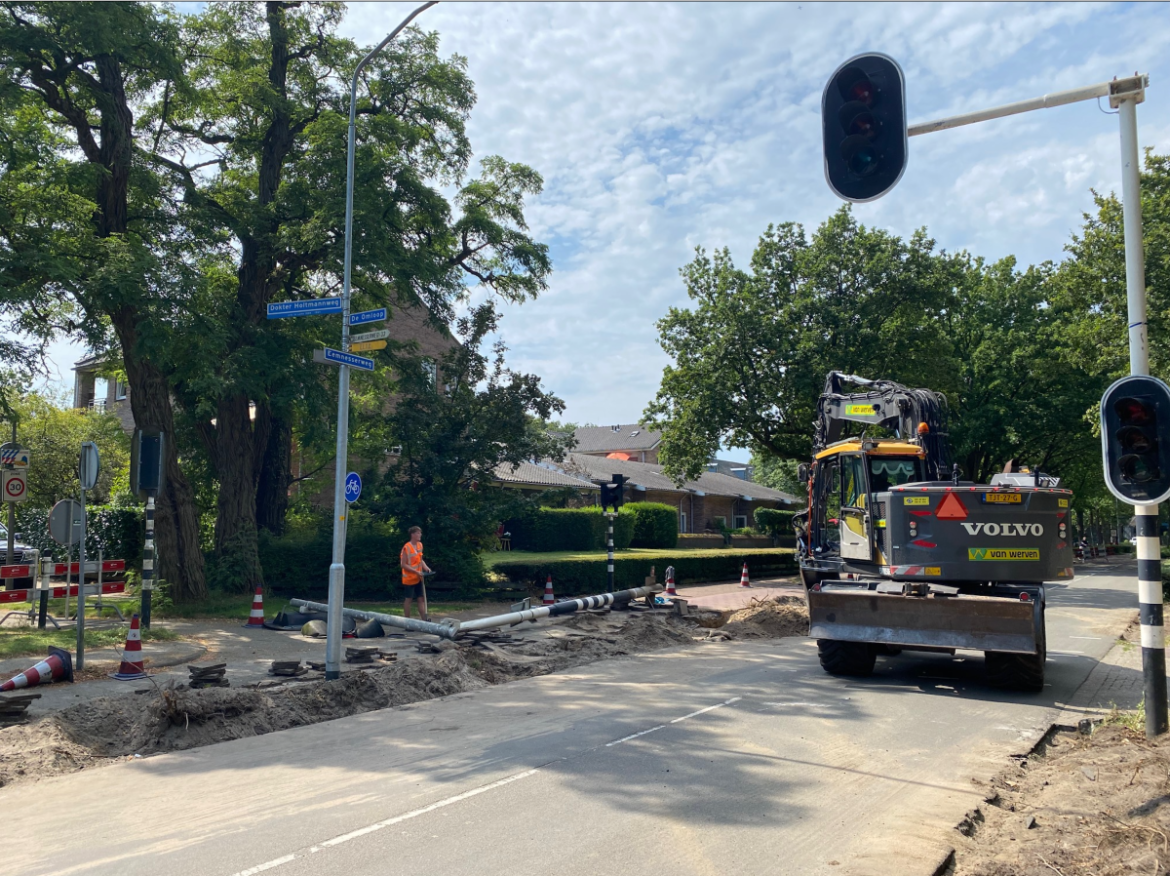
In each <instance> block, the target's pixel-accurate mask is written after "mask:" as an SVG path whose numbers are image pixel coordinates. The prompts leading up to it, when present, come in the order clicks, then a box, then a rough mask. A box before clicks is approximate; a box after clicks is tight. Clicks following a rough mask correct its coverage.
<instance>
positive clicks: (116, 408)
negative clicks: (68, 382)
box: [73, 353, 134, 432]
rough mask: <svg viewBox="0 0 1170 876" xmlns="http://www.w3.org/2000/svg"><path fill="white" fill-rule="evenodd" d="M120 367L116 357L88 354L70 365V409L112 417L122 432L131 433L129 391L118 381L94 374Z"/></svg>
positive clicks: (132, 420)
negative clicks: (71, 367)
mask: <svg viewBox="0 0 1170 876" xmlns="http://www.w3.org/2000/svg"><path fill="white" fill-rule="evenodd" d="M120 366H121V362H120V361H119V359H118V356H117V353H113V354H111V353H90V354H89V355H88V356H86V357H84V358H82V359H78V360H77V361H76V362H75V363H74V364H73V407H75V408H81V409H82V410H89V411H99V412H105V413H111V414H114V415H115V416H117V418H118V419H119V420H120V421H121V423H122V428H123V429H125V430H126V431H127V432H133V431H134V415H133V414H132V413H131V412H130V387H128V386H127V385H126V384H125V382H124V381H122V380H121V379H119V378H114V377H110V378H106V377H101V376H100V375H99V373H98V372H100V371H106V372H109V371H113V370H114V369H116V368H118V367H120Z"/></svg>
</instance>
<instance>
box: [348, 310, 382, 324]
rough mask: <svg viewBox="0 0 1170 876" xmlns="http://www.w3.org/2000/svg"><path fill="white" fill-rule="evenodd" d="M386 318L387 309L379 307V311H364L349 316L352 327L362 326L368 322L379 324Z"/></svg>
mask: <svg viewBox="0 0 1170 876" xmlns="http://www.w3.org/2000/svg"><path fill="white" fill-rule="evenodd" d="M385 318H386V308H385V307H379V308H378V309H377V310H363V311H362V312H361V313H351V314H350V315H349V324H350V325H361V324H362V323H366V322H377V321H378V320H380V319H385Z"/></svg>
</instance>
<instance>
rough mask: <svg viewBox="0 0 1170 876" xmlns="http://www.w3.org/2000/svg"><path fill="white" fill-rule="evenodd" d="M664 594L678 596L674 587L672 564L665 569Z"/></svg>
mask: <svg viewBox="0 0 1170 876" xmlns="http://www.w3.org/2000/svg"><path fill="white" fill-rule="evenodd" d="M665 595H666V596H678V591H677V590H675V589H674V566H671V567H670V568H669V569H667V570H666V591H665Z"/></svg>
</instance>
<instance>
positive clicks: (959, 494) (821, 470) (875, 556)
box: [794, 371, 1073, 690]
mask: <svg viewBox="0 0 1170 876" xmlns="http://www.w3.org/2000/svg"><path fill="white" fill-rule="evenodd" d="M847 390H849V391H847ZM946 414H947V406H946V398H945V396H943V395H941V394H940V393H935V392H932V391H931V390H928V389H910V388H908V387H905V386H902V385H901V384H898V383H894V382H893V381H889V380H867V379H865V378H863V377H858V376H856V375H851V374H843V373H841V372H839V371H833V372H830V373H829V375H828V377H827V379H826V381H825V391H824V393H823V394H822V395H821V397H820V400H819V402H818V405H817V421H816V432H815V438H814V441H813V445H814V446H813V460H812V463H811V464H803V465H801V466H800V467H799V475H800V480H801V481H802V483H805V484H807V486H808V502H809V504H808V510H807V511H805V512H803V513H802V514H800V515H797V517H796V518H795V520H794V526H795V527H796V530H797V545H798V551H799V560H800V574H801V579H802V581H803V584H804V587H805V593H806V596H807V599H808V609H809V635H810V636H812V637H813V638H815V639H816V640H817V648H818V652H819V655H820V661H821V666H822V667H823V668H824V669H825V670H826V671H827V672H830V673H832V674H836V675H869V674H870V673H871V672H872V671H873V669H874V665H875V661H876V658H877V657H878V656H879V655H887V656H894V655H897V654H898V653H900V652H902V651H908V650H919V651H944V652H949V653H954V651H955V649H971V650H976V651H983V652H984V653H985V655H986V670H987V675H988V678H989V680H990V681H991V682H992V683H993V684H996V685H999V686H1002V687H1008V688H1013V689H1018V690H1040V689H1041V688H1042V687H1043V685H1044V664H1045V659H1046V647H1045V634H1044V606H1045V590H1044V585H1045V583H1047V582H1053V581H1066V580H1069V579H1071V578H1072V577H1073V568H1072V567H1073V538H1072V533H1071V530H1070V523H1071V521H1070V506H1071V504H1072V493H1071V492H1070V491H1069V490H1066V489H1062V488H1061V487H1060V481H1059V478H1054V477H1050V476H1048V475H1044V474H1041V473H1040V472H1038V471H1037V472H1033V471H1030V470H1028V469H1026V468H1019V467H1016V466H1014V465H1012V464H1009V466H1008V470H1006V471H1004V472H1003V473H1000V474H996V475H994V476H993V477H992V478H991V481H990V483H987V484H976V483H972V482H970V481H964V480H962V479H961V477H960V472H959V469H958V466H957V465H955V466H952V464H951V460H950V449H949V447H948V444H947V423H946ZM858 427H860V428H858ZM849 432H855V433H859V434H855V435H852V436H850V435H848V434H847V433H849ZM870 432H874V433H875V434H872V435H871V434H870ZM879 433H880V437H879Z"/></svg>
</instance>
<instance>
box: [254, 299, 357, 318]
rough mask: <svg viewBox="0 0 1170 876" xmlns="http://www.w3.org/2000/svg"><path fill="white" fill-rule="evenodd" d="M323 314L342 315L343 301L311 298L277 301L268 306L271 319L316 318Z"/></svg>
mask: <svg viewBox="0 0 1170 876" xmlns="http://www.w3.org/2000/svg"><path fill="white" fill-rule="evenodd" d="M321 313H341V299H340V298H311V299H309V300H308V301H277V302H274V303H272V304H269V305H268V318H269V319H285V318H286V317H289V316H316V315H317V314H321Z"/></svg>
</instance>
